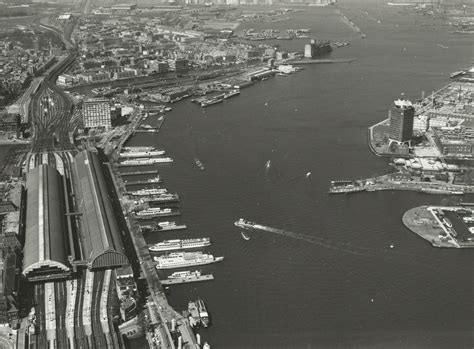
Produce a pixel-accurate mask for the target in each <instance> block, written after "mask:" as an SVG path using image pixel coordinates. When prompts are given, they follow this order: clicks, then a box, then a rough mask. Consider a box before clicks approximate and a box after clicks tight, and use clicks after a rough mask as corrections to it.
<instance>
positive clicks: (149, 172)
mask: <svg viewBox="0 0 474 349" xmlns="http://www.w3.org/2000/svg"><path fill="white" fill-rule="evenodd" d="M148 174H158V170H147V171H134V172H121V173H120V175H121V176H122V177H123V176H138V175H148ZM125 184H126V183H125Z"/></svg>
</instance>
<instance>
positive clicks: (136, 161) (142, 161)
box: [119, 158, 173, 166]
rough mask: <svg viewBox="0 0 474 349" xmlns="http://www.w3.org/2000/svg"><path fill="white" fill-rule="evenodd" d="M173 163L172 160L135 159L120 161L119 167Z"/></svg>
mask: <svg viewBox="0 0 474 349" xmlns="http://www.w3.org/2000/svg"><path fill="white" fill-rule="evenodd" d="M166 162H173V159H172V158H137V159H129V160H124V161H122V162H121V163H120V164H119V165H121V166H145V165H154V164H159V163H166Z"/></svg>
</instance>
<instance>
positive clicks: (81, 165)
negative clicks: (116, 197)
mask: <svg viewBox="0 0 474 349" xmlns="http://www.w3.org/2000/svg"><path fill="white" fill-rule="evenodd" d="M73 166H74V175H75V189H76V190H75V193H76V203H77V205H78V206H77V210H78V211H79V212H81V213H82V215H81V216H80V217H79V223H80V224H79V225H80V240H81V241H80V243H81V246H82V256H83V259H84V260H85V261H87V267H88V268H89V269H92V270H94V269H104V268H115V267H121V266H125V265H128V264H129V261H128V258H127V257H126V255H125V253H124V248H123V244H122V240H121V236H120V228H119V226H118V224H117V220H116V218H115V212H114V210H113V208H112V203H111V201H110V197H109V194H108V192H107V186H106V182H105V178H104V174H103V172H102V168H101V162H100V161H99V157H98V154H97V151H96V150H84V151H82V152H80V153H79V154H77V155H76V156H75V158H74V165H73Z"/></svg>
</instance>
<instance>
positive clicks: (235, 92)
mask: <svg viewBox="0 0 474 349" xmlns="http://www.w3.org/2000/svg"><path fill="white" fill-rule="evenodd" d="M239 94H240V90H238V89H235V90H232V91H229V92H227V93H226V94H224V98H225V99H227V98H230V97H234V96H237V95H239Z"/></svg>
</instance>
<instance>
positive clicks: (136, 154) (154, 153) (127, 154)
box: [119, 150, 165, 158]
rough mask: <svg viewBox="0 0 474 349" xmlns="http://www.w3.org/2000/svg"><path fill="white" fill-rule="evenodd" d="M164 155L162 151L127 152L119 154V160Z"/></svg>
mask: <svg viewBox="0 0 474 349" xmlns="http://www.w3.org/2000/svg"><path fill="white" fill-rule="evenodd" d="M164 154H165V151H164V150H153V151H127V152H122V153H120V155H119V157H121V158H144V157H156V156H162V155H164Z"/></svg>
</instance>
